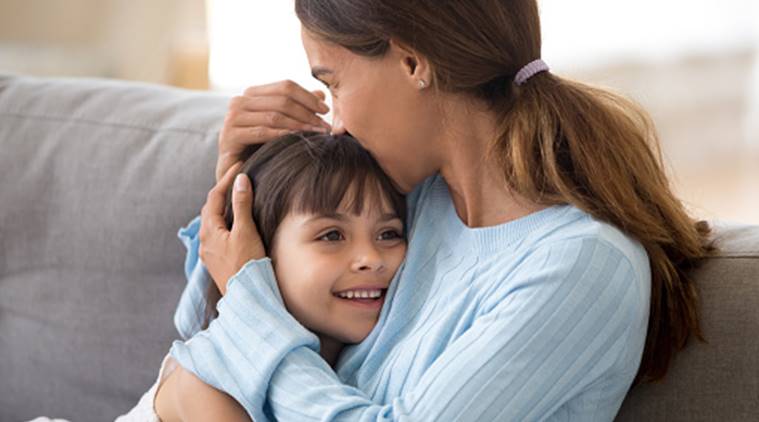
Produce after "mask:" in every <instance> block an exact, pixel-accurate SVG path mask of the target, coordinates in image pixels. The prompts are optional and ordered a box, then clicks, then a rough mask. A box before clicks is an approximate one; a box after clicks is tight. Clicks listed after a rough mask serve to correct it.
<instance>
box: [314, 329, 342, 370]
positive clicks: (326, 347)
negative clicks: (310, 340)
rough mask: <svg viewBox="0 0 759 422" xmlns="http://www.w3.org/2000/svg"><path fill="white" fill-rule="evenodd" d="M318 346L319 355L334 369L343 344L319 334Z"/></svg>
mask: <svg viewBox="0 0 759 422" xmlns="http://www.w3.org/2000/svg"><path fill="white" fill-rule="evenodd" d="M319 344H320V348H319V354H320V355H321V357H322V358H324V360H325V361H327V363H328V364H329V366H331V367H332V368H334V367H335V365H336V364H337V358H338V357H339V356H340V352H341V351H342V350H343V347H344V346H345V344H344V343H342V342H340V341H337V340H335V339H333V338H332V337H329V336H326V335H324V334H319Z"/></svg>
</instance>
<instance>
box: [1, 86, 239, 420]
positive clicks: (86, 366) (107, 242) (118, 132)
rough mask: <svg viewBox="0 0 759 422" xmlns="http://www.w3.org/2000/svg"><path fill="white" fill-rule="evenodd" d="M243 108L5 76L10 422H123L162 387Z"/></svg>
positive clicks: (4, 333)
mask: <svg viewBox="0 0 759 422" xmlns="http://www.w3.org/2000/svg"><path fill="white" fill-rule="evenodd" d="M227 101H228V99H227V98H224V97H220V96H215V95H210V94H203V93H198V92H190V91H182V90H176V89H168V88H163V87H157V86H151V85H143V84H135V83H124V82H116V81H106V80H87V79H84V80H76V79H70V80H45V79H33V78H13V77H2V78H0V174H1V175H2V176H0V420H2V421H19V420H26V418H31V417H35V416H39V415H43V414H44V415H48V416H55V417H63V418H68V419H70V420H73V421H105V420H113V418H114V417H115V416H116V415H117V414H119V413H122V412H125V411H127V410H128V409H129V408H130V407H131V406H133V405H134V404H135V403H136V402H137V400H138V399H139V396H140V394H141V393H142V392H144V391H145V390H147V388H148V387H149V386H150V385H151V384H152V382H153V381H154V379H155V377H156V370H157V368H158V366H159V365H160V362H161V359H162V357H163V355H164V354H165V353H166V352H167V351H168V348H169V345H170V343H171V341H172V339H174V338H177V337H178V335H177V334H176V331H175V329H174V327H173V322H172V316H173V312H174V307H175V306H176V303H177V301H178V298H179V294H180V293H181V290H182V288H183V287H184V283H185V279H184V274H183V272H182V271H183V262H184V252H185V250H184V246H182V244H181V242H180V241H179V240H178V239H177V237H176V233H177V230H178V229H179V227H180V226H182V225H184V224H186V223H187V222H188V221H189V220H190V219H191V218H192V217H193V216H195V215H197V214H198V213H199V211H200V207H201V206H202V204H203V202H204V200H205V196H206V194H207V191H208V189H210V187H211V186H212V185H213V182H214V180H213V179H214V172H213V166H214V162H215V157H216V139H217V132H218V129H219V127H220V124H221V122H222V120H223V115H224V113H225V111H226V107H227Z"/></svg>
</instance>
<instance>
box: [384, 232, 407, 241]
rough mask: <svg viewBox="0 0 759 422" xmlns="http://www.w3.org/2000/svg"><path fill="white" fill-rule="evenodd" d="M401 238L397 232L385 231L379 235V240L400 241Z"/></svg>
mask: <svg viewBox="0 0 759 422" xmlns="http://www.w3.org/2000/svg"><path fill="white" fill-rule="evenodd" d="M402 237H403V236H402V235H401V234H400V233H399V232H398V231H397V230H387V231H384V232H382V234H380V240H395V239H401V238H402Z"/></svg>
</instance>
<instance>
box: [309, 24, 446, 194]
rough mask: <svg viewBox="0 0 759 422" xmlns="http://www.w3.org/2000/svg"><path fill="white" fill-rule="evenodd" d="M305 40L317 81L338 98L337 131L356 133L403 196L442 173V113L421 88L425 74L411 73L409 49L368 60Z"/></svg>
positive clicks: (335, 105) (395, 49)
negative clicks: (437, 173) (417, 185)
mask: <svg viewBox="0 0 759 422" xmlns="http://www.w3.org/2000/svg"><path fill="white" fill-rule="evenodd" d="M302 39H303V46H304V48H305V50H306V54H307V56H308V61H309V64H310V66H311V71H312V73H313V75H314V77H315V78H317V79H319V80H320V81H321V82H323V83H324V84H325V85H326V86H327V87H328V88H329V90H330V93H331V95H332V113H333V116H334V120H333V130H335V131H336V132H341V131H343V130H344V131H347V132H349V133H350V134H351V135H353V136H354V137H355V138H356V139H357V140H358V141H359V142H360V143H361V145H363V146H364V148H366V149H367V150H369V152H371V154H372V155H373V156H374V158H375V159H376V160H377V161H378V162H379V164H380V166H381V167H382V169H383V170H384V171H385V173H387V175H388V176H389V177H390V179H391V180H392V181H393V182H394V183H395V185H396V187H397V188H398V189H399V190H400V191H402V192H410V191H411V189H412V188H413V187H414V186H415V185H416V184H418V183H419V182H421V181H423V180H424V179H425V178H426V177H428V176H431V175H433V174H434V173H435V172H436V171H437V170H438V169H439V167H440V162H439V161H440V160H439V156H438V154H439V148H436V146H435V140H436V139H438V136H437V132H436V131H437V130H439V129H440V126H441V125H440V117H439V112H438V111H437V110H436V109H435V108H434V107H433V105H432V102H431V101H430V100H429V98H428V97H427V98H425V96H424V95H423V92H422V91H423V90H420V89H419V86H418V81H419V79H420V77H419V75H411V74H410V72H411V70H410V69H411V68H410V67H409V65H408V63H407V60H406V57H407V54H406V52H405V51H404V50H402V49H400V48H398V47H397V46H395V45H394V44H392V45H391V48H390V49H389V51H388V52H387V54H385V55H384V56H383V57H381V58H368V57H364V56H360V55H357V54H354V53H352V52H351V51H349V50H348V49H346V48H343V47H341V46H338V45H335V44H333V43H329V42H326V41H323V40H320V39H317V38H315V37H313V36H312V35H311V34H310V33H309V32H308V30H306V29H303V30H302ZM426 82H429V80H427V81H426Z"/></svg>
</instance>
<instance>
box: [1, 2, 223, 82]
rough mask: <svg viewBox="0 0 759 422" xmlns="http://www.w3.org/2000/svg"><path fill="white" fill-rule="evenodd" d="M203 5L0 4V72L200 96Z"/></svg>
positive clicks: (204, 44) (204, 45)
mask: <svg viewBox="0 0 759 422" xmlns="http://www.w3.org/2000/svg"><path fill="white" fill-rule="evenodd" d="M207 59H208V41H207V35H206V20H205V2H204V1H203V0H2V1H0V71H6V72H17V73H29V74H39V75H67V76H106V77H113V78H121V79H130V80H143V81H149V82H158V83H167V84H173V85H179V86H188V87H197V88H206V87H207V86H208V81H207V79H208V77H207V74H208V71H207Z"/></svg>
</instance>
